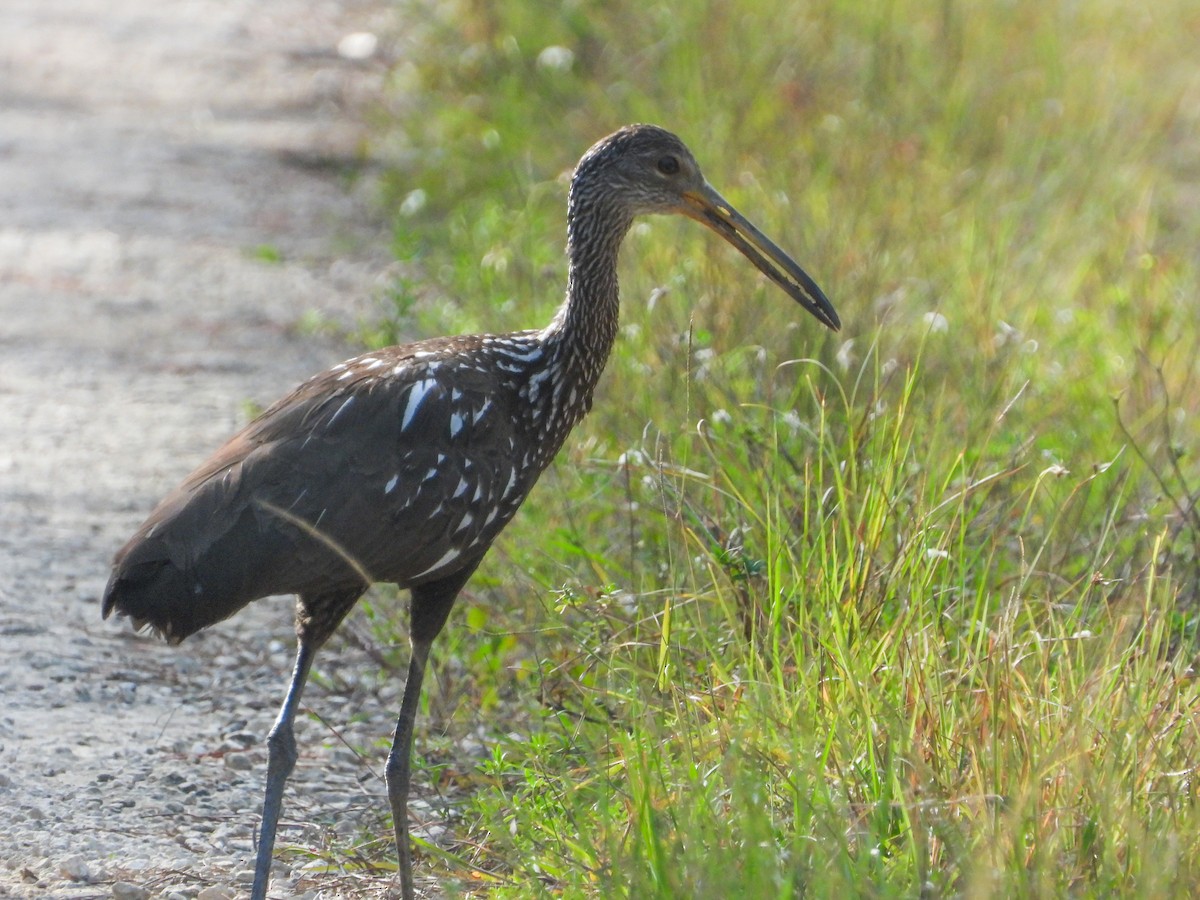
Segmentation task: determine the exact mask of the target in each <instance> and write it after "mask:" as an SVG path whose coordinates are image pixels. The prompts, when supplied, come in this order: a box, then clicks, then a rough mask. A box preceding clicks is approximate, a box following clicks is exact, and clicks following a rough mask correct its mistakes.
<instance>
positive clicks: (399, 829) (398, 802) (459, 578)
mask: <svg viewBox="0 0 1200 900" xmlns="http://www.w3.org/2000/svg"><path fill="white" fill-rule="evenodd" d="M478 563H479V560H475V561H474V562H473V563H471V564H469V565H467V566H466V567H465V568H463V569H460V570H459V571H458V572H456V573H455V574H453V575H450V576H449V577H447V578H444V579H442V580H440V581H434V582H430V583H427V584H423V585H419V586H417V587H414V588H413V589H412V601H411V605H410V607H409V609H410V612H409V616H410V620H411V625H410V628H409V638H410V641H411V643H412V658H411V659H410V660H409V663H408V680H407V681H406V682H405V683H404V698H403V699H402V700H401V701H400V716H399V717H398V718H397V719H396V734H395V736H394V737H393V738H392V750H391V752H390V753H389V754H388V759H387V768H386V769H385V770H384V774H385V775H386V778H387V789H388V802H389V803H390V804H391V807H392V829H393V831H394V832H395V835H396V857H397V859H398V860H399V863H400V893H401V896H402V897H403V898H404V900H413V897H414V896H415V895H414V893H413V877H412V851H411V848H410V846H409V837H408V785H409V779H410V775H411V764H412V744H413V724H414V723H415V722H416V719H417V706H418V705H419V704H420V702H421V682H422V681H424V680H425V663H426V662H427V661H428V659H429V648H430V647H431V646H432V645H433V639H434V638H435V637H437V636H438V633H439V632H441V630H442V626H443V625H445V624H446V618H447V617H448V616H449V615H450V610H451V609H453V607H454V600H455V598H456V597H458V592H459V591H460V590H462V587H463V585H464V584H466V583H467V579H469V578H470V577H471V574H472V573H473V572H474V571H475V566H476V565H478Z"/></svg>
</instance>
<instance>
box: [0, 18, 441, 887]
mask: <svg viewBox="0 0 1200 900" xmlns="http://www.w3.org/2000/svg"><path fill="white" fill-rule="evenodd" d="M381 16H386V10H383V11H381V10H380V7H379V4H378V3H377V2H371V0H357V2H353V0H340V2H319V3H317V4H313V3H311V2H309V3H302V2H299V0H271V2H270V3H266V4H262V3H259V2H255V0H188V2H181V3H162V2H158V0H38V2H36V3H35V2H32V0H18V2H16V3H5V4H3V5H0V426H2V427H0V812H2V815H0V896H3V897H111V896H124V897H158V896H167V897H187V898H190V897H200V898H202V900H210V898H219V897H232V896H238V895H241V894H244V893H245V891H246V889H247V879H248V872H249V869H250V868H251V866H252V860H253V854H252V839H253V834H252V832H253V829H254V827H255V826H256V824H257V818H258V808H259V804H260V791H261V786H262V780H263V774H264V771H265V758H266V752H265V746H264V743H263V739H264V737H265V734H266V732H267V730H268V729H269V727H270V723H271V721H272V719H273V717H274V714H275V711H276V708H277V706H278V703H279V701H280V700H281V699H282V693H283V689H284V686H285V681H286V677H287V674H288V672H289V670H290V667H291V661H292V653H293V644H292V631H291V607H290V602H289V601H286V600H271V601H263V602H262V603H259V604H256V605H255V607H253V608H251V609H249V610H247V611H245V612H243V613H242V614H241V615H239V616H238V617H236V618H235V619H233V620H232V621H230V622H227V623H224V624H223V625H221V626H218V627H217V628H214V629H212V630H211V631H209V632H207V633H204V634H201V635H198V636H197V637H196V638H193V639H191V640H189V641H188V642H187V643H186V644H184V645H183V646H182V647H179V648H169V647H166V646H164V645H162V644H160V643H158V642H156V641H154V640H152V639H150V638H148V637H145V636H139V635H134V634H132V633H131V632H130V631H129V627H128V623H126V622H117V623H114V622H107V623H104V622H101V621H100V618H99V606H98V599H99V595H100V592H101V590H102V588H103V586H104V583H105V580H106V577H107V571H108V565H109V561H110V559H111V557H112V554H113V552H114V551H115V550H116V549H117V547H119V546H120V544H121V543H122V542H123V540H124V539H125V538H126V537H127V536H128V535H129V534H130V533H131V531H132V530H133V528H134V527H135V526H136V525H137V524H138V522H139V521H140V520H141V519H142V518H143V517H144V516H145V514H146V513H147V512H148V511H149V510H150V508H151V506H152V505H153V504H154V502H155V501H156V500H157V499H158V497H159V496H161V494H162V493H164V492H165V491H166V490H167V489H168V488H170V487H171V486H172V485H173V484H174V483H175V482H176V481H177V480H178V479H179V478H180V477H182V476H183V475H184V474H186V473H187V471H189V470H190V469H191V468H192V467H193V466H194V465H195V464H196V463H197V462H199V461H200V459H202V458H203V457H204V456H206V455H207V454H208V452H209V451H211V450H212V449H214V448H215V447H216V446H217V444H218V443H219V442H220V441H221V439H222V438H224V437H225V436H227V435H228V434H229V433H230V432H231V431H232V430H233V429H235V428H236V427H237V426H238V425H239V424H241V422H242V421H244V418H245V407H246V403H247V401H253V402H256V403H267V402H270V401H271V400H273V399H274V398H275V397H276V396H278V395H279V394H280V393H282V392H283V391H284V390H286V389H287V388H288V387H290V386H291V385H292V384H294V383H296V382H297V381H299V380H300V379H301V378H303V377H304V376H306V375H308V374H311V373H312V372H315V371H317V370H319V369H321V368H324V367H325V366H327V365H329V364H331V363H332V362H335V361H337V360H338V359H340V358H341V357H343V356H345V355H348V352H349V350H348V348H346V347H344V346H338V345H337V344H336V342H335V341H334V340H332V339H325V338H315V337H313V336H311V335H308V334H304V333H302V332H303V329H298V328H297V324H298V322H300V321H301V320H302V319H303V317H304V316H305V315H306V314H308V313H311V312H312V311H314V310H316V311H320V312H323V313H325V314H326V315H327V316H329V317H330V318H332V319H334V320H335V321H343V322H349V321H353V319H354V318H355V316H356V315H358V314H360V313H361V312H363V311H364V310H365V309H366V308H367V307H366V304H367V303H368V302H369V301H370V299H371V297H372V294H373V292H374V291H375V290H376V285H377V283H378V279H379V275H380V273H381V272H383V271H384V270H385V267H386V265H387V260H386V259H385V258H383V257H382V255H381V254H382V248H385V247H386V236H385V235H384V234H383V232H382V231H381V230H380V229H379V228H378V227H377V226H376V227H373V226H371V224H370V220H371V217H370V215H369V209H368V208H367V206H368V204H367V203H366V202H365V201H364V200H362V199H361V198H356V197H355V196H354V195H353V194H352V193H349V192H348V191H347V189H346V185H345V183H344V179H342V178H340V177H339V176H338V174H337V172H338V171H339V169H341V168H344V167H343V166H341V165H340V161H345V160H347V159H350V158H352V157H353V153H354V151H355V148H356V146H357V144H358V141H359V139H360V134H359V133H358V130H357V129H358V126H357V123H358V122H359V121H360V115H359V111H360V110H361V108H362V103H363V101H364V100H365V99H366V98H369V97H370V96H372V95H373V94H374V92H376V91H377V90H378V87H379V81H380V79H381V72H382V67H381V66H380V65H379V64H377V63H372V62H370V61H366V62H357V63H356V62H353V61H349V60H346V59H343V58H340V57H339V55H338V54H337V52H336V48H337V46H338V41H339V39H340V38H341V37H342V36H343V35H345V34H347V33H350V32H355V31H371V30H375V29H378V28H386V27H387V26H386V18H381ZM360 193H362V194H366V193H368V192H367V191H360ZM262 247H267V248H270V250H269V251H260V252H258V253H254V252H252V251H253V250H254V248H262ZM335 247H336V248H338V252H337V254H334V253H333V252H332V251H331V249H330V248H335ZM346 248H350V249H346ZM275 255H279V256H281V257H282V261H277V262H270V261H266V260H265V258H266V257H272V256H275ZM361 656H362V654H361V653H359V652H357V651H355V650H354V649H353V648H352V647H348V646H346V645H345V644H343V645H342V646H340V647H332V648H330V649H329V650H327V651H326V653H325V654H324V656H323V658H321V659H319V660H318V667H319V668H320V669H321V672H322V673H323V675H324V681H325V684H326V686H325V687H324V688H322V687H321V686H319V685H316V684H313V685H311V693H309V694H307V695H306V699H307V700H309V701H312V702H313V706H314V707H315V708H317V709H318V710H319V711H320V712H321V713H322V714H323V715H324V716H325V718H326V719H327V720H328V721H330V722H332V723H335V724H336V725H338V726H339V727H341V726H343V725H344V723H346V722H347V721H349V720H350V718H351V716H352V715H353V714H354V713H355V712H356V711H357V710H358V705H359V704H362V707H363V710H364V712H365V713H366V721H363V722H361V723H359V724H357V725H355V726H353V728H354V729H358V730H357V731H355V732H353V733H351V734H350V738H351V739H352V740H354V741H358V742H360V745H363V744H366V743H369V742H370V741H371V740H373V739H374V740H377V739H379V738H381V737H386V736H387V734H388V732H389V729H390V727H391V715H392V710H393V709H394V708H395V695H394V693H389V695H387V696H384V697H378V696H373V697H367V698H364V697H362V696H361V695H362V694H363V691H356V690H344V689H343V690H336V691H335V690H333V689H331V688H330V687H328V685H329V684H330V683H333V684H338V683H343V684H344V683H349V684H353V683H354V680H355V679H356V678H357V677H358V675H359V673H360V670H362V669H369V668H370V666H363V665H361V664H362V662H363V661H362V659H361V658H360V657H361ZM342 673H344V677H343V674H342ZM385 690H387V691H388V692H392V691H394V690H395V686H390V685H389V686H388V687H387V688H386V689H385ZM298 739H299V743H300V747H301V754H302V756H301V760H300V763H299V766H298V767H297V772H296V776H295V778H294V779H293V789H291V790H289V792H288V794H287V796H286V798H285V803H284V818H285V822H284V827H283V828H282V829H281V833H280V840H281V844H282V845H283V846H286V845H287V844H289V843H294V844H297V845H300V846H303V847H309V848H312V847H317V848H319V847H320V846H321V844H322V840H323V837H324V836H325V835H326V834H327V831H326V829H327V827H328V826H322V825H319V824H318V825H314V824H311V823H313V822H319V821H324V822H330V821H334V822H336V830H337V831H339V832H345V833H348V834H353V833H354V829H356V828H359V827H361V826H362V825H363V824H364V823H367V824H374V825H378V816H379V813H380V811H381V810H382V809H383V808H384V807H385V805H386V804H385V803H384V802H383V800H382V798H383V797H384V788H383V785H382V783H381V781H380V780H379V779H378V777H377V775H376V774H375V772H373V771H372V770H371V769H370V768H368V766H367V765H365V764H364V763H363V762H362V761H360V760H358V759H357V758H356V756H355V755H354V754H353V753H351V752H349V751H348V750H346V749H344V748H342V747H341V745H340V744H339V742H338V740H337V739H336V737H335V736H334V735H333V734H332V733H331V732H330V731H328V730H327V729H325V728H323V727H322V726H320V725H319V724H318V723H316V722H313V721H311V720H305V721H301V722H299V723H298ZM370 763H371V764H372V765H374V766H375V770H376V771H378V768H379V766H378V761H377V760H370ZM418 808H419V807H418ZM305 823H309V824H305ZM278 856H279V851H278V850H277V858H278ZM292 860H293V862H294V865H293V866H292V868H291V870H290V876H289V869H288V867H287V866H286V865H282V864H278V863H277V865H276V880H275V887H274V889H273V891H272V896H276V897H291V896H304V895H305V894H306V893H307V894H308V895H310V896H314V897H315V896H356V895H360V894H361V895H369V894H366V893H365V891H366V890H368V889H364V892H359V891H357V890H356V889H355V888H354V884H355V880H356V878H357V877H358V876H355V875H354V874H353V873H351V874H348V875H347V874H342V875H340V876H339V875H336V874H334V875H326V876H323V878H324V880H322V877H310V876H309V875H308V874H307V873H306V871H305V866H304V860H305V857H301V856H293V857H292ZM360 880H361V881H362V882H363V883H364V884H375V885H377V883H378V882H379V881H381V880H382V881H386V879H380V878H378V877H376V878H373V879H368V878H365V877H362V878H360ZM369 890H379V888H378V887H377V886H376V887H373V888H369Z"/></svg>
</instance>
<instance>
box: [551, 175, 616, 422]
mask: <svg viewBox="0 0 1200 900" xmlns="http://www.w3.org/2000/svg"><path fill="white" fill-rule="evenodd" d="M632 223H633V218H632V216H630V215H629V213H628V211H627V210H625V209H623V208H622V207H621V206H620V205H619V204H616V203H612V202H609V201H606V199H605V198H604V197H603V196H602V195H599V194H593V193H591V192H590V191H588V189H587V187H586V185H584V186H581V185H580V184H579V183H578V181H577V182H576V183H575V184H574V185H572V188H571V197H570V201H569V204H568V212H567V259H568V263H569V269H568V275H567V296H566V299H565V300H564V301H563V304H562V306H560V307H559V309H558V312H557V314H556V315H555V317H554V320H553V321H552V322H551V323H550V326H549V327H548V328H547V329H546V332H545V336H546V341H547V343H548V344H550V345H552V346H553V347H554V349H555V355H556V356H558V357H559V361H560V362H561V363H562V364H563V366H564V369H565V371H567V372H570V373H571V374H572V375H573V376H574V377H575V380H576V385H577V386H578V387H579V388H580V389H582V391H583V392H584V394H585V395H586V397H587V398H588V404H587V405H588V406H590V405H591V403H590V399H591V392H592V390H593V389H594V388H595V386H596V383H597V382H598V381H599V380H600V373H601V372H602V371H603V370H604V364H605V363H606V362H607V361H608V355H609V352H610V351H611V350H612V346H613V342H614V341H615V340H616V336H617V324H618V321H619V317H620V291H619V287H618V284H617V256H618V253H619V251H620V249H621V241H622V240H623V239H624V237H625V234H626V232H628V231H629V226H630V225H631V224H632Z"/></svg>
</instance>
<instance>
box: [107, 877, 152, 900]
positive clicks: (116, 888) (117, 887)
mask: <svg viewBox="0 0 1200 900" xmlns="http://www.w3.org/2000/svg"><path fill="white" fill-rule="evenodd" d="M112 895H113V896H114V897H115V898H116V900H146V898H147V897H149V896H150V892H149V891H148V890H146V889H145V888H144V887H138V885H136V884H130V883H129V882H128V881H114V882H113V886H112Z"/></svg>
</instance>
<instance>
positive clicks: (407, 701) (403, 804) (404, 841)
mask: <svg viewBox="0 0 1200 900" xmlns="http://www.w3.org/2000/svg"><path fill="white" fill-rule="evenodd" d="M431 644H432V641H422V642H417V641H415V640H414V641H413V642H412V658H411V659H410V660H409V663H408V680H407V681H406V682H405V683H404V699H403V701H402V702H401V704H400V716H399V718H397V719H396V735H395V737H394V738H393V739H392V750H391V752H390V753H389V754H388V759H387V769H385V775H386V778H387V789H388V802H389V803H390V804H391V807H392V829H393V830H394V832H395V835H396V858H397V859H398V860H399V862H400V890H401V894H402V896H403V897H404V900H413V877H412V853H411V851H410V849H409V837H408V785H409V780H410V774H411V763H412V738H413V724H414V722H415V721H416V718H417V705H418V704H419V703H420V701H421V682H422V681H423V680H424V679H425V662H426V660H427V659H428V658H429V648H430V645H431Z"/></svg>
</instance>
